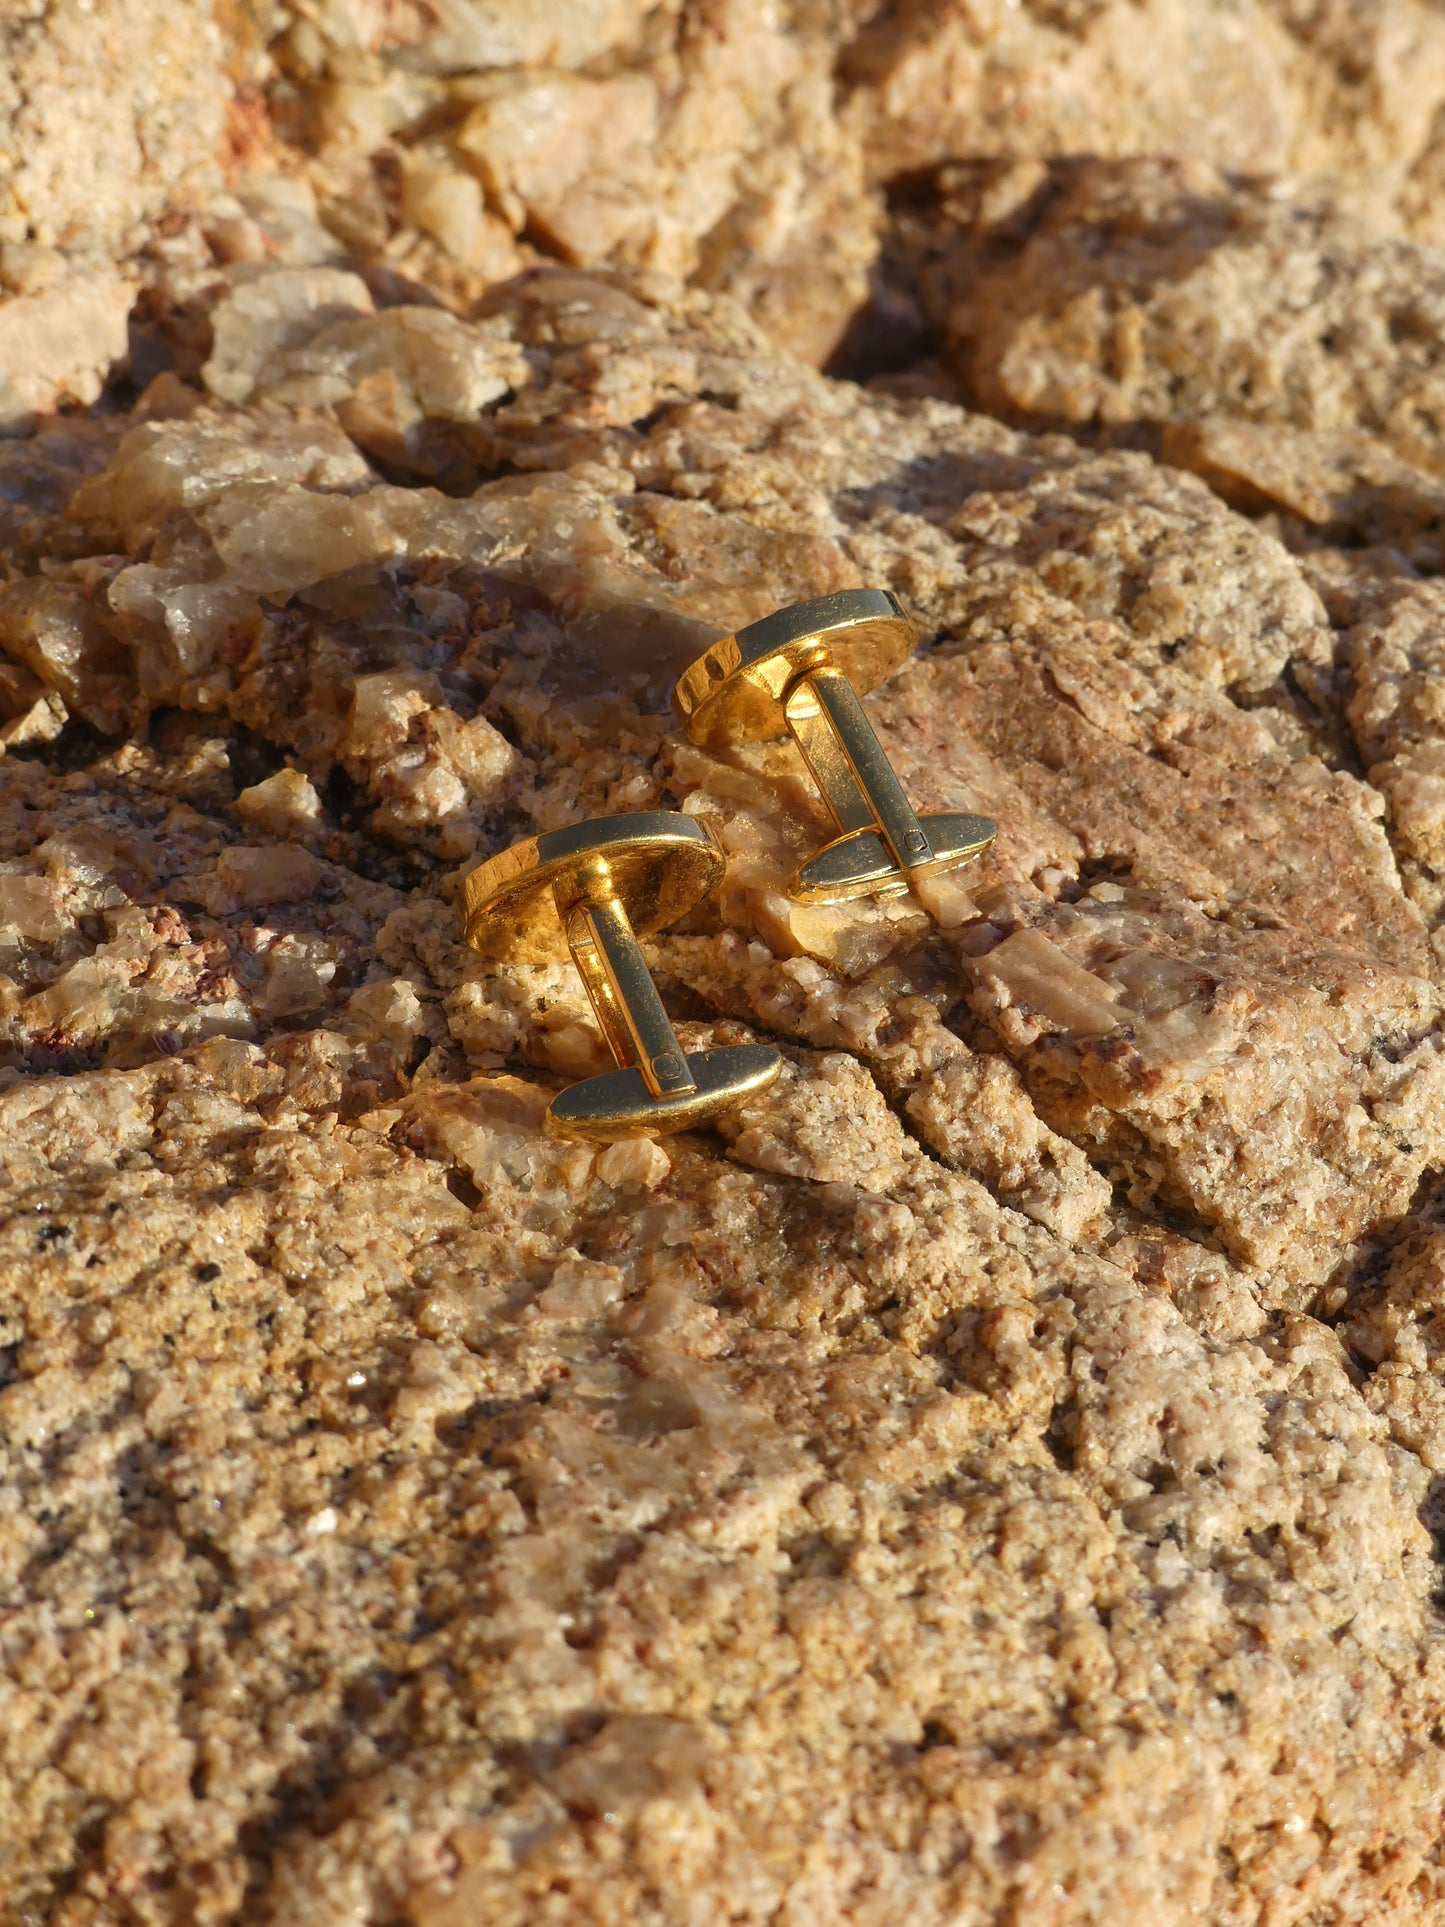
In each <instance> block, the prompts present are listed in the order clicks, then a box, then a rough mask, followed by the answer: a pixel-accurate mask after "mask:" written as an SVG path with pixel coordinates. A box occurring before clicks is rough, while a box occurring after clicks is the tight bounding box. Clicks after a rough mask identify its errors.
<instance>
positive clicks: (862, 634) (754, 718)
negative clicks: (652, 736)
mask: <svg viewBox="0 0 1445 1927" xmlns="http://www.w3.org/2000/svg"><path fill="white" fill-rule="evenodd" d="M917 640H918V631H917V629H916V628H915V627H914V624H913V622H912V620H911V619H910V618H909V617H908V616H907V615H905V614H904V611H903V605H902V603H900V602H899V600H898V598H897V596H895V595H893V594H892V593H891V591H889V590H887V589H842V590H840V591H839V592H838V593H837V594H836V595H826V596H818V597H816V598H815V599H814V600H813V601H811V602H800V603H797V604H796V605H795V606H794V607H793V608H791V609H779V610H777V611H776V612H775V613H774V614H773V615H770V616H764V617H763V619H762V621H761V622H754V623H750V624H749V625H748V627H747V628H746V629H739V630H738V632H737V634H736V635H732V636H724V637H723V638H722V639H721V640H720V641H718V642H715V643H713V644H712V645H711V647H710V648H708V649H705V650H704V651H703V653H702V655H700V656H699V657H698V659H697V661H696V662H694V663H692V664H691V665H690V666H689V667H688V668H687V669H685V670H684V671H683V672H682V674H681V675H680V676H679V677H678V679H677V682H676V684H675V685H674V687H673V692H672V701H673V707H674V709H675V710H676V711H677V716H678V720H679V722H680V723H681V724H682V726H683V728H684V729H685V730H686V732H687V734H688V736H689V737H690V739H691V740H692V741H693V742H694V743H698V744H700V745H701V746H702V747H703V748H704V749H718V748H721V747H722V746H723V745H724V744H727V743H750V742H758V741H761V740H763V739H765V738H768V737H772V736H783V735H786V734H787V730H788V718H787V711H786V703H787V697H788V692H789V691H790V690H791V689H792V687H793V685H794V684H795V683H796V682H797V681H798V680H799V678H800V677H802V676H806V675H807V674H809V672H810V671H812V670H814V669H820V668H823V667H825V666H829V665H831V666H832V667H833V668H836V669H839V670H841V671H842V673H843V674H844V675H845V676H846V677H847V678H848V680H849V682H850V683H852V685H853V687H854V689H855V690H856V691H857V693H858V694H859V695H865V694H866V693H867V692H868V690H870V689H873V688H876V686H877V685H878V684H879V683H880V682H882V681H884V679H885V678H886V677H888V676H891V675H892V674H893V672H894V670H895V669H897V668H898V666H899V665H900V663H903V662H904V661H906V660H907V658H908V656H909V654H910V653H911V651H912V649H913V646H914V644H915V642H916V641H917Z"/></svg>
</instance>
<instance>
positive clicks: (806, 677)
mask: <svg viewBox="0 0 1445 1927" xmlns="http://www.w3.org/2000/svg"><path fill="white" fill-rule="evenodd" d="M916 639H917V636H916V631H915V629H914V626H913V624H912V622H911V621H910V620H909V618H908V617H907V616H906V615H905V614H904V612H903V609H902V607H901V605H900V604H899V602H898V600H897V598H896V597H894V596H893V595H891V594H889V592H888V591H887V590H885V589H848V590H844V591H842V592H841V593H840V594H837V595H830V596H821V597H819V598H817V599H816V600H814V601H811V602H801V603H798V604H796V605H795V606H794V607H793V608H789V609H780V610H778V611H777V612H776V613H775V614H774V615H771V616H767V617H765V618H764V619H763V620H762V621H761V622H755V623H753V624H752V625H751V626H750V627H749V628H746V629H740V630H739V631H738V632H737V634H736V635H733V636H725V637H724V638H723V639H722V641H721V642H715V643H713V645H712V646H711V648H709V649H707V650H705V651H704V652H703V654H702V655H701V656H699V657H698V659H697V661H696V662H694V663H693V664H692V665H691V666H690V667H689V668H688V669H686V670H685V671H684V672H683V674H682V675H681V676H680V677H679V678H678V680H677V683H676V685H675V687H674V689H673V692H672V700H673V707H674V708H675V710H676V712H677V716H678V720H679V721H680V722H681V724H682V726H683V728H684V730H686V732H687V734H688V736H689V737H690V738H691V740H692V741H693V742H694V743H697V744H699V745H700V746H701V747H703V748H711V749H715V748H719V747H721V746H723V745H725V744H736V743H745V742H756V741H760V740H762V739H765V738H768V737H776V736H781V735H783V734H785V733H786V734H788V735H791V736H792V738H793V740H794V742H795V743H796V744H797V745H798V748H799V749H800V750H801V751H802V754H803V759H804V761H805V762H806V763H807V766H808V768H809V770H810V771H811V772H812V775H813V779H814V781H815V782H816V783H817V785H818V788H819V789H820V790H821V792H822V794H823V798H824V800H825V801H826V803H827V805H828V809H829V811H830V812H831V814H832V816H833V819H834V821H835V822H836V823H837V826H838V835H837V836H836V837H835V838H834V839H833V840H832V841H831V842H830V843H827V844H825V845H824V847H823V848H822V849H821V850H819V851H818V852H817V854H816V855H815V856H811V857H809V858H808V860H807V862H805V863H803V864H801V865H800V866H799V868H798V870H797V871H796V872H795V873H794V875H793V877H792V879H791V880H790V882H789V885H788V889H789V893H790V894H791V895H792V896H793V897H794V898H795V899H797V900H798V901H801V902H805V903H838V902H844V901H847V900H848V899H850V898H853V897H862V896H874V897H885V896H899V895H902V894H903V893H904V892H905V891H907V890H909V889H910V888H912V886H913V885H914V884H915V883H916V882H918V881H920V880H922V879H923V878H926V877H930V876H937V875H939V874H940V873H941V872H943V871H945V870H951V869H953V868H955V867H956V866H957V865H958V864H960V863H965V862H967V861H968V860H969V858H971V857H975V856H978V855H979V854H980V852H981V851H983V850H985V849H987V847H988V845H989V844H990V843H991V842H992V841H993V838H994V834H995V830H996V825H995V824H994V823H993V822H992V821H991V820H990V819H989V818H988V817H986V816H968V815H962V814H957V813H948V814H943V815H937V816H923V817H920V816H917V815H915V813H914V811H913V807H912V805H911V804H910V803H909V801H908V798H907V796H906V795H905V794H904V792H903V786H902V784H901V783H900V782H899V781H898V778H897V776H896V775H895V774H894V771H893V767H892V765H891V764H890V763H889V761H888V758H887V757H886V756H885V755H884V753H883V746H882V744H881V743H880V742H879V741H878V738H877V736H876V735H875V734H874V731H873V726H872V724H871V723H870V722H869V721H868V717H867V715H866V713H865V712H864V709H863V705H862V703H861V702H860V701H859V700H858V698H859V695H860V694H866V693H867V691H868V690H870V689H872V688H873V687H874V686H875V685H876V684H878V683H880V682H882V681H883V679H884V678H885V677H886V676H888V675H891V674H892V672H893V671H894V670H895V669H896V668H897V667H898V666H899V664H900V663H902V662H903V661H904V660H905V659H906V658H907V656H908V655H909V654H910V653H911V652H912V649H913V646H914V643H915V641H916ZM726 861H727V860H726V858H725V856H724V854H723V851H722V849H721V847H720V846H719V844H718V843H717V841H716V839H715V838H714V837H713V835H712V832H711V831H710V830H709V829H708V828H707V826H706V825H705V824H702V823H700V822H698V821H697V819H696V818H695V817H691V816H684V815H682V814H681V813H680V812H677V811H672V810H648V811H644V812H642V813H640V814H637V815H629V816H604V817H597V818H595V819H594V820H593V821H591V822H589V823H578V824H575V825H573V826H571V827H569V828H568V829H565V830H548V831H546V832H545V833H544V834H542V835H541V836H533V837H528V838H527V839H526V841H525V842H522V843H517V844H514V845H513V846H512V848H511V849H510V850H504V851H503V852H502V854H501V855H500V856H495V857H492V858H491V859H490V860H489V861H488V862H486V863H483V864H481V865H480V866H479V867H478V868H477V869H475V870H474V871H473V872H472V874H471V875H470V876H469V877H468V878H467V880H466V882H465V884H464V886H463V891H462V895H463V906H464V924H465V929H466V937H467V941H468V943H470V944H471V945H472V947H473V949H475V950H478V951H480V952H481V954H482V955H483V956H484V957H487V958H489V959H490V960H492V961H493V962H498V963H500V962H508V963H544V962H549V961H550V960H551V959H552V958H553V957H555V956H556V955H557V953H558V951H559V950H560V949H561V948H562V946H563V945H564V944H565V945H566V947H567V949H568V950H569V951H570V952H571V955H572V961H573V963H574V964H575V965H576V966H577V969H578V971H579V973H580V975H581V978H582V982H583V984H584V986H585V988H586V990H587V995H588V997H589V998H590V999H591V1002H592V1008H593V1010H594V1011H595V1012H596V1015H597V1021H598V1023H599V1025H600V1026H601V1030H602V1035H603V1036H604V1038H606V1040H607V1044H608V1046H609V1048H610V1049H611V1051H612V1054H613V1056H614V1057H615V1058H616V1060H617V1068H616V1070H611V1071H606V1072H604V1073H603V1074H602V1075H601V1076H599V1077H589V1078H586V1079H584V1080H583V1082H581V1083H579V1084H573V1085H571V1086H570V1087H569V1088H568V1089H567V1090H565V1091H562V1092H560V1093H559V1095H558V1096H557V1097H555V1098H554V1099H553V1100H552V1103H551V1105H550V1106H549V1107H548V1111H547V1120H546V1121H547V1128H548V1130H549V1131H551V1132H553V1133H554V1134H556V1135H560V1136H565V1137H584V1138H594V1139H601V1140H608V1139H613V1138H622V1137H632V1136H638V1135H642V1134H651V1133H658V1132H665V1131H680V1130H686V1129H688V1128H689V1127H691V1126H692V1125H695V1124H700V1123H702V1122H703V1121H704V1120H705V1119H706V1118H709V1117H712V1116H714V1115H715V1114H716V1113H717V1112H719V1111H721V1110H725V1109H726V1108H728V1107H729V1106H730V1105H733V1104H736V1103H738V1102H739V1101H740V1100H741V1099H743V1098H745V1097H748V1096H750V1095H751V1094H752V1093H753V1092H755V1091H760V1090H763V1089H765V1088H766V1087H767V1085H769V1084H770V1083H771V1082H772V1081H773V1079H774V1078H775V1077H776V1076H777V1074H778V1071H779V1069H780V1068H781V1059H780V1058H779V1056H778V1053H777V1052H776V1051H775V1050H772V1049H770V1048H769V1047H767V1046H765V1045H761V1044H748V1045H743V1046H737V1047H728V1048H722V1049H716V1050H706V1051H692V1052H687V1053H685V1052H684V1051H683V1049H682V1046H681V1045H680V1044H679V1043H678V1040H677V1036H676V1034H675V1033H674V1031H673V1028H672V1024H671V1022H670V1020H669V1018H668V1015H667V1012H666V1011H665V1010H664V1009H663V1007H662V999H661V998H660V997H659V996H658V994H657V986H656V985H655V984H654V983H653V981H652V973H651V971H650V970H649V969H648V967H647V962H646V960H645V958H644V957H643V955H642V951H641V949H640V948H639V946H638V942H637V939H638V937H639V935H641V936H649V935H651V934H652V933H653V932H655V931H658V930H665V929H667V927H668V926H669V925H670V924H674V923H676V922H677V921H678V920H679V918H681V917H684V916H686V915H687V913H688V911H689V910H691V909H692V908H693V907H694V906H695V905H696V904H698V903H700V902H701V901H702V899H703V898H704V897H705V896H706V895H707V894H708V892H709V891H710V890H712V889H713V887H714V886H715V885H716V884H717V882H718V881H719V880H720V878H721V876H722V873H723V870H724V869H725V868H726Z"/></svg>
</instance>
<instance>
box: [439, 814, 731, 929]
mask: <svg viewBox="0 0 1445 1927" xmlns="http://www.w3.org/2000/svg"><path fill="white" fill-rule="evenodd" d="M726 867H727V858H726V857H725V856H724V855H723V852H722V851H721V849H719V847H718V845H717V843H716V841H715V840H714V838H713V837H712V835H711V833H710V832H709V831H708V829H707V827H706V826H705V825H704V824H702V823H699V822H698V821H697V819H696V818H695V817H691V816H684V815H682V813H681V812H680V811H676V810H643V811H639V812H637V813H636V814H633V815H627V816H599V817H594V818H593V819H592V820H591V821H590V822H588V823H574V824H569V825H568V827H567V828H566V829H561V830H545V831H543V833H542V834H541V835H540V836H529V837H527V838H526V839H525V840H524V841H522V842H521V843H516V844H513V846H512V848H511V849H509V850H503V851H502V852H501V854H500V855H499V856H494V857H489V858H488V860H487V861H486V862H485V863H482V864H479V865H478V866H477V868H476V869H475V870H473V871H472V873H471V875H470V876H469V877H468V878H467V879H466V881H465V883H464V884H463V885H462V903H463V927H464V930H465V933H466V939H467V942H468V943H469V944H470V945H471V946H472V948H473V949H474V950H477V951H480V953H481V954H482V955H483V956H484V957H487V958H489V959H490V960H491V961H492V962H493V963H550V962H551V961H552V960H553V959H554V958H555V957H557V955H558V954H559V953H560V952H562V951H564V950H565V949H566V948H567V934H566V929H565V926H564V923H563V916H564V906H565V909H570V908H571V907H572V904H573V903H576V902H579V901H581V899H582V898H583V897H584V896H586V895H587V894H588V893H589V892H590V891H593V890H597V889H599V888H600V889H601V890H602V891H603V892H605V893H606V894H608V895H610V896H613V897H615V898H616V899H617V900H618V901H619V902H620V903H621V904H622V906H623V908H624V909H625V910H626V912H627V917H628V921H629V922H630V923H631V925H632V927H633V929H634V930H635V931H636V932H637V933H638V935H640V936H649V935H651V934H652V933H653V932H654V931H657V930H665V929H666V928H667V927H668V925H669V924H673V923H676V922H677V921H678V919H679V918H680V917H685V916H686V915H687V913H688V911H689V910H691V909H692V908H693V907H694V906H695V905H696V904H698V903H700V902H701V901H702V899H703V898H704V897H705V896H706V895H707V894H708V892H709V891H710V890H711V889H712V888H713V887H714V886H715V885H716V884H717V883H718V882H719V881H720V880H721V878H722V874H723V871H724V870H725V869H726Z"/></svg>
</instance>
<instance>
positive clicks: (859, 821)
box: [672, 589, 998, 903]
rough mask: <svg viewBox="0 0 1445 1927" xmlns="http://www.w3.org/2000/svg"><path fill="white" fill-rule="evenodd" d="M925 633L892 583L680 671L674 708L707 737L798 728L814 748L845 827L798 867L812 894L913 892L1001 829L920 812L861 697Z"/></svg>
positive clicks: (695, 733) (752, 631) (815, 898)
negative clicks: (907, 612)
mask: <svg viewBox="0 0 1445 1927" xmlns="http://www.w3.org/2000/svg"><path fill="white" fill-rule="evenodd" d="M916 640H917V632H916V631H915V629H914V626H913V624H912V622H911V621H910V620H909V619H908V617H907V616H906V615H905V614H904V613H903V609H902V606H901V605H900V603H899V602H898V599H897V598H896V597H895V596H893V595H890V594H889V592H888V591H887V590H886V589H845V590H843V591H842V592H841V593H839V594H837V595H829V596H819V597H818V598H817V599H816V600H815V601H813V602H799V603H797V604H795V605H794V606H793V607H792V608H791V609H779V610H778V611H777V612H776V613H775V614H773V615H770V616H765V617H764V618H763V620H762V621H761V622H754V623H752V624H751V625H750V626H749V627H748V628H746V629H739V631H738V632H737V634H736V635H735V636H724V637H723V639H722V641H721V642H715V643H714V644H713V645H712V647H711V648H710V649H708V650H706V651H705V652H704V653H703V654H702V655H701V656H699V657H698V659H697V661H696V662H695V663H693V664H692V666H691V667H690V668H688V669H686V670H684V671H683V673H682V675H681V676H679V677H678V679H677V683H676V685H675V687H674V689H673V692H672V700H673V707H674V708H675V709H676V711H677V715H678V720H679V721H680V722H681V724H682V726H683V728H684V729H685V730H686V731H687V734H688V736H689V737H690V738H691V739H692V741H693V742H694V743H697V744H698V745H699V746H700V747H702V748H704V749H716V748H718V747H720V746H721V745H722V744H725V743H747V742H755V741H758V740H760V739H762V738H764V737H770V736H781V735H782V734H783V733H784V732H785V731H786V732H787V733H788V734H790V735H791V736H792V738H793V741H794V742H795V743H796V744H797V745H798V748H799V749H800V750H801V751H802V752H803V760H804V761H805V762H806V763H807V765H808V768H809V769H810V770H811V771H812V774H813V780H814V781H815V782H816V783H817V785H818V788H819V789H820V790H821V791H822V792H823V797H824V800H825V801H826V803H827V805H828V808H829V810H830V811H831V813H832V816H833V819H834V821H835V822H836V823H837V825H838V829H839V832H840V834H839V835H838V836H837V837H836V838H835V839H834V840H833V842H831V843H828V844H825V845H824V847H823V848H822V849H821V850H819V851H818V853H817V855H816V856H812V857H809V858H808V860H807V862H806V863H804V864H802V865H800V866H799V868H798V869H797V871H796V872H795V873H794V875H793V877H792V879H791V880H790V882H789V884H788V890H789V894H790V895H791V896H793V897H794V898H795V899H796V900H797V901H798V902H800V903H841V902H844V901H846V900H847V899H848V898H850V897H863V896H874V897H891V896H901V895H902V894H903V893H904V891H906V890H908V889H910V888H911V887H912V885H913V884H914V883H915V882H918V881H921V880H922V879H923V878H925V877H930V876H938V875H939V874H941V873H942V872H943V871H944V870H951V869H953V868H954V867H955V866H956V865H957V864H960V863H966V862H967V861H968V859H969V858H970V857H975V856H977V855H979V853H980V852H981V851H983V850H986V849H987V848H988V846H989V844H990V843H992V841H993V839H994V836H995V835H996V834H997V830H998V825H997V824H996V823H994V822H993V820H992V819H991V818H990V817H987V816H965V815H962V814H960V813H956V812H949V813H947V814H941V815H937V816H922V817H920V816H916V815H915V814H914V811H913V806H912V805H911V804H910V803H909V801H908V798H907V797H906V796H905V795H904V793H903V786H902V784H901V783H900V782H899V781H898V778H897V777H896V776H895V775H894V773H893V766H892V764H891V763H890V762H889V761H888V758H887V757H886V756H885V755H884V753H883V745H882V744H881V743H880V742H879V741H878V738H877V736H876V735H874V733H873V725H872V724H871V723H870V722H869V720H868V717H867V715H866V713H865V712H864V709H863V705H862V703H861V702H859V700H858V698H859V696H860V694H864V695H866V693H867V692H868V691H869V690H870V689H872V688H874V687H875V686H876V685H877V684H878V683H880V682H882V681H883V679H884V677H885V676H890V675H892V673H893V671H894V670H895V669H896V668H897V667H898V665H899V664H900V663H901V662H903V661H905V660H906V658H907V657H908V655H909V653H910V652H911V650H912V648H913V645H914V643H915V641H916Z"/></svg>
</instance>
